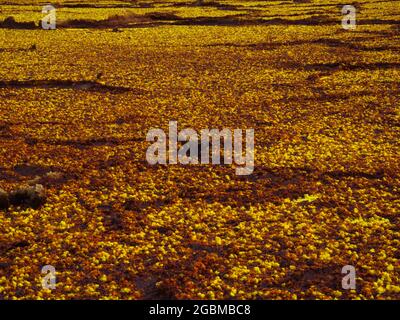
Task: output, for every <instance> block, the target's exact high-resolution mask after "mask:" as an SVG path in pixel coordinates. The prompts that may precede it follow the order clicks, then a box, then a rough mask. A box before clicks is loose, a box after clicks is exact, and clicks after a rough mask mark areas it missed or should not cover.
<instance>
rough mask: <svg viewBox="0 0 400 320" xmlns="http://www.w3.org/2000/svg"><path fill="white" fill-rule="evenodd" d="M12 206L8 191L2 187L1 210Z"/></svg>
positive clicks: (0, 192)
mask: <svg viewBox="0 0 400 320" xmlns="http://www.w3.org/2000/svg"><path fill="white" fill-rule="evenodd" d="M9 206H10V200H9V198H8V193H7V192H5V191H4V190H3V189H1V188H0V210H1V209H8V207H9Z"/></svg>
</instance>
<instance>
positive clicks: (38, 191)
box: [10, 184, 46, 209]
mask: <svg viewBox="0 0 400 320" xmlns="http://www.w3.org/2000/svg"><path fill="white" fill-rule="evenodd" d="M45 201H46V193H45V190H44V187H43V186H42V185H41V184H37V185H35V186H25V187H22V188H20V189H18V190H15V191H13V192H11V193H10V203H11V204H12V205H15V206H26V207H31V208H33V209H37V208H39V207H40V206H42V205H43V204H44V203H45Z"/></svg>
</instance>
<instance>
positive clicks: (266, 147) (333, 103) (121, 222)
mask: <svg viewBox="0 0 400 320" xmlns="http://www.w3.org/2000/svg"><path fill="white" fill-rule="evenodd" d="M1 2H3V3H6V2H4V1H0V3H1ZM15 2H16V1H15ZM7 3H8V5H5V4H1V6H0V8H1V11H0V21H2V20H3V19H5V18H6V17H8V16H14V17H15V20H16V21H17V22H29V21H35V22H36V24H37V21H38V20H39V19H40V18H41V17H42V14H41V6H40V5H36V4H35V5H32V3H33V2H32V1H26V3H27V4H30V5H23V1H18V5H13V4H12V1H7ZM59 3H60V5H59V10H58V19H59V23H60V27H59V28H58V29H57V30H56V31H44V30H37V29H16V28H15V27H5V26H3V28H0V60H1V62H2V63H1V66H0V187H1V188H3V189H5V190H6V191H11V190H13V189H15V188H17V187H19V186H21V185H23V184H25V183H28V181H30V180H32V179H36V181H39V182H40V183H41V184H43V185H44V186H45V187H46V190H47V195H48V199H47V202H46V204H45V205H44V206H43V207H41V208H39V209H30V208H18V207H11V208H10V210H8V211H0V298H4V299H11V298H18V299H24V298H45V299H51V298H66V299H67V298H88V299H98V298H121V299H142V298H149V299H151V298H193V299H194V298H196V299H197V298H204V299H207V298H217V299H221V298H239V299H243V298H248V299H255V298H261V299H267V298H268V299H278V298H285V299H296V298H298V299H302V298H319V299H329V298H339V299H349V298H352V299H354V298H362V299H364V298H367V299H371V298H380V299H390V298H399V297H400V293H399V292H400V286H399V281H400V274H399V257H400V251H399V248H400V246H399V242H400V231H399V226H400V220H399V208H400V201H399V200H400V197H399V192H400V189H399V188H400V178H399V167H400V149H399V137H400V131H399V130H400V111H399V102H400V97H399V91H400V89H399V88H400V86H399V82H400V81H399V79H400V54H399V52H400V24H399V22H400V6H399V2H398V1H379V2H376V1H369V0H366V1H361V2H359V3H358V5H357V8H358V9H359V15H358V22H359V25H358V27H357V29H356V30H355V31H345V30H343V29H342V28H341V25H340V20H341V14H340V10H341V9H340V6H338V5H337V4H336V1H329V0H320V1H301V2H300V1H296V3H293V2H292V1H219V3H220V5H217V4H216V3H214V4H212V5H211V6H206V7H202V8H195V7H188V6H186V5H185V4H184V2H182V1H181V2H179V1H175V2H173V1H165V2H162V4H153V3H152V1H140V5H138V4H137V3H135V2H133V1H131V2H129V1H119V2H112V1H101V2H96V1H74V2H72V1H71V2H68V3H66V2H65V1H59ZM63 3H64V6H61V4H63ZM146 3H147V5H146ZM115 15H117V16H115ZM113 16H114V17H113ZM112 28H118V30H114V31H119V32H112ZM170 120H177V121H178V125H179V129H184V128H187V127H191V128H194V129H196V130H200V129H203V128H220V129H222V128H225V127H227V128H243V129H245V128H254V129H255V140H256V141H255V148H256V158H255V161H256V168H255V171H254V173H253V174H252V175H250V176H247V177H238V176H236V175H235V170H234V168H232V167H231V166H206V165H198V166H179V165H175V166H172V165H171V166H150V165H148V164H147V163H146V158H145V153H146V149H147V147H148V146H149V143H148V142H146V141H145V137H146V133H147V131H148V130H149V129H150V128H152V127H161V128H164V129H167V126H168V121H170ZM46 264H51V265H53V266H54V267H55V268H56V270H57V289H56V290H53V291H50V290H43V289H42V288H41V284H40V281H41V277H42V275H41V273H40V269H41V267H42V266H43V265H46ZM344 265H354V266H355V267H356V270H357V289H356V290H350V291H346V290H343V289H342V288H341V278H342V275H341V268H342V266H344Z"/></svg>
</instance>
